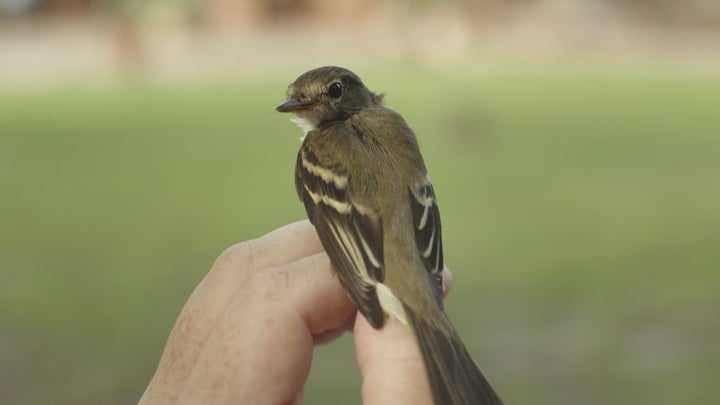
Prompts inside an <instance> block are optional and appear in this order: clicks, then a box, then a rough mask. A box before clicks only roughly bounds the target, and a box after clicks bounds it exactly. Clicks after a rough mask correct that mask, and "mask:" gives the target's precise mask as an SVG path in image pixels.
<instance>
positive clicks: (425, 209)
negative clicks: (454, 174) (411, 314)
mask: <svg viewBox="0 0 720 405" xmlns="http://www.w3.org/2000/svg"><path fill="white" fill-rule="evenodd" d="M410 205H411V206H412V213H413V222H414V224H415V242H416V244H417V248H418V251H419V252H420V256H421V257H422V261H423V264H424V265H425V269H426V270H427V271H428V273H429V276H430V277H431V280H432V284H433V287H434V291H433V293H434V294H435V298H436V300H437V302H438V304H439V305H440V307H441V308H442V270H443V266H444V264H443V250H442V232H441V225H440V211H439V210H438V205H437V199H436V198H435V191H434V190H433V187H432V184H431V183H430V179H429V178H428V176H427V174H425V175H424V176H423V179H422V180H420V181H419V182H417V183H416V184H414V185H413V186H411V187H410Z"/></svg>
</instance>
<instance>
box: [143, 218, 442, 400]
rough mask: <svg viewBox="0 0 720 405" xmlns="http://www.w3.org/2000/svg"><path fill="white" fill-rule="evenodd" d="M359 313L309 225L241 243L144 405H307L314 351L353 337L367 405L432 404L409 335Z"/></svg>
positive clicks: (177, 335)
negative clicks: (348, 333) (306, 389)
mask: <svg viewBox="0 0 720 405" xmlns="http://www.w3.org/2000/svg"><path fill="white" fill-rule="evenodd" d="M443 275H444V276H446V278H445V280H444V281H445V284H446V285H447V286H449V285H450V278H449V273H448V272H444V274H443ZM355 314H356V309H355V307H354V306H353V304H352V303H351V302H350V300H349V299H348V297H347V295H346V294H345V292H344V291H343V289H342V287H341V285H340V283H339V281H338V280H337V277H336V276H335V275H334V274H333V272H332V269H331V266H330V262H329V260H328V257H327V255H326V254H325V253H324V252H323V250H322V246H321V245H320V242H319V241H318V238H317V234H316V233H315V230H314V228H313V227H312V225H310V223H309V222H308V221H301V222H297V223H294V224H291V225H287V226H285V227H282V228H280V229H278V230H275V231H273V232H272V233H270V234H268V235H266V236H264V237H262V238H259V239H256V240H251V241H247V242H243V243H240V244H237V245H235V246H233V247H231V248H229V249H228V250H226V251H225V252H224V253H223V254H222V255H221V256H220V257H219V258H218V259H217V261H216V262H215V264H214V265H213V267H212V269H211V270H210V272H209V273H208V274H207V276H206V277H205V279H203V281H202V282H201V283H200V285H198V287H197V288H196V289H195V291H194V292H193V294H192V295H191V297H190V299H189V300H188V302H187V303H186V304H185V307H184V308H183V310H182V312H181V313H180V316H179V318H178V320H177V322H176V324H175V327H174V328H173V330H172V332H171V334H170V337H169V339H168V342H167V345H166V347H165V350H164V352H163V355H162V358H161V360H160V364H159V366H158V369H157V371H156V372H155V375H154V377H153V379H152V381H151V382H150V384H149V386H148V388H147V389H146V391H145V393H144V394H143V396H142V398H141V399H140V404H181V403H212V404H223V403H233V404H237V403H252V404H299V403H302V392H303V386H304V384H305V381H306V380H307V377H308V374H309V372H310V364H311V360H312V353H313V346H314V345H315V344H319V343H324V342H327V341H330V340H332V339H334V338H336V337H338V336H339V335H340V334H342V333H343V332H344V331H345V330H348V329H353V331H354V337H355V346H356V354H357V359H358V364H359V366H360V371H361V375H362V378H363V385H362V396H363V400H364V401H363V402H364V403H366V404H373V403H393V404H401V403H408V404H410V403H412V404H422V403H432V399H431V398H432V396H431V394H430V388H429V385H428V382H427V377H426V375H425V368H424V365H423V361H422V357H421V356H420V352H419V349H418V347H417V344H416V343H415V340H414V339H415V338H414V337H413V335H412V333H411V332H410V330H409V328H407V327H406V326H404V325H402V324H400V323H398V322H396V321H394V320H391V319H389V320H388V321H386V323H385V325H384V326H383V327H382V328H381V329H380V330H376V329H374V328H372V327H371V326H370V325H369V324H368V323H367V321H365V319H364V318H363V317H362V316H358V317H355Z"/></svg>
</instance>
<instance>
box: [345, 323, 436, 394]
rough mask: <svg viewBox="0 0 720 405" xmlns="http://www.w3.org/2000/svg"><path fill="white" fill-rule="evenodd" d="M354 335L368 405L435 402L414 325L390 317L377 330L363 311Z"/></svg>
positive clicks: (363, 392)
mask: <svg viewBox="0 0 720 405" xmlns="http://www.w3.org/2000/svg"><path fill="white" fill-rule="evenodd" d="M354 335H355V351H356V355H357V360H358V365H359V366H360V373H361V375H362V378H363V384H362V397H363V403H364V404H432V395H431V393H430V385H429V383H428V378H427V375H426V372H425V365H424V363H423V360H422V356H421V354H420V349H419V347H418V345H417V342H416V340H415V336H414V334H413V331H412V329H411V327H409V326H407V325H403V324H402V323H400V322H399V321H397V320H395V319H391V318H387V319H386V320H385V324H384V325H383V327H382V328H380V329H374V328H373V327H372V326H371V325H370V324H369V323H368V322H367V320H365V318H364V317H363V316H362V315H360V314H359V316H357V318H356V321H355V328H354Z"/></svg>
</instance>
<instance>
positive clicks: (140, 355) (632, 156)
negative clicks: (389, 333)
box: [0, 14, 720, 404]
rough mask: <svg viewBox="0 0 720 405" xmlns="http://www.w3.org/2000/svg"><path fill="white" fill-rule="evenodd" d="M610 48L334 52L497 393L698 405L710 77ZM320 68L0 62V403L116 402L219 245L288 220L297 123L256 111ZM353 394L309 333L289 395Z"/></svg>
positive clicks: (715, 350) (710, 268) (714, 205)
mask: <svg viewBox="0 0 720 405" xmlns="http://www.w3.org/2000/svg"><path fill="white" fill-rule="evenodd" d="M24 18H28V19H27V20H23V22H22V23H19V24H27V26H32V25H33V24H35V22H34V20H33V18H36V17H24ZM41 18H46V17H41ZM73 18H76V17H73ZM77 18H86V15H85V14H82V15H81V16H80V17H77ZM7 21H10V20H9V19H8V20H7ZM13 21H15V20H13ZM13 24H18V23H15V22H14V23H13ZM23 26H25V25H23ZM15 27H17V25H15ZM141 34H142V32H141ZM222 35H232V34H227V33H225V34H222ZM243 35H248V34H243ZM142 37H143V36H142V35H140V37H139V38H142ZM279 49H281V51H278V52H279V54H278V55H282V54H283V52H284V51H282V50H287V49H288V47H285V48H283V47H279ZM0 50H2V48H0ZM266 52H267V53H265V54H262V55H260V54H257V55H258V57H261V58H265V59H267V60H273V58H279V57H280V56H278V55H276V54H274V53H273V52H275V51H273V50H267V51H266ZM463 52H465V51H463ZM621 54H622V55H627V53H624V52H623V53H621ZM255 55H256V54H251V55H250V56H255ZM268 55H270V56H268ZM291 55H297V54H291ZM617 55H618V53H613V52H608V53H606V54H603V55H602V56H597V55H594V56H593V57H592V58H590V59H585V58H584V57H582V55H581V56H577V55H575V56H573V58H571V59H570V60H573V61H578V60H580V61H581V63H579V64H578V65H573V66H570V67H569V66H568V64H567V63H566V61H567V60H568V59H565V58H559V59H558V60H556V61H554V62H553V61H551V62H548V61H544V62H543V63H525V62H526V61H527V60H528V58H527V57H525V58H516V57H514V56H513V57H503V58H497V57H493V63H491V64H483V63H481V62H480V61H482V60H487V59H483V58H478V57H477V55H474V56H473V55H463V58H461V59H462V61H461V62H458V61H457V60H453V62H452V63H449V64H444V65H440V66H437V65H435V64H432V63H427V61H425V62H422V63H419V62H418V59H417V58H416V55H414V54H413V55H410V56H408V55H404V56H403V57H402V58H399V59H397V60H394V62H388V61H383V62H374V63H371V62H368V61H365V62H363V63H358V67H357V68H356V67H355V66H354V65H352V64H348V63H352V62H357V60H358V56H357V55H355V56H352V55H350V56H348V55H344V56H340V57H338V58H337V59H339V62H335V63H338V64H345V65H346V66H347V67H349V68H351V69H353V70H355V71H356V72H357V73H358V74H360V75H361V77H363V79H364V81H365V83H366V84H367V85H368V87H370V88H371V89H373V90H375V91H380V92H385V93H386V94H387V96H386V103H387V105H388V106H389V107H391V108H393V109H395V110H396V111H398V112H400V113H401V114H402V115H403V116H404V117H405V119H406V120H407V121H408V122H409V123H410V125H411V126H412V127H413V128H414V130H415V132H416V133H417V135H418V138H419V140H420V143H421V147H422V149H423V152H424V156H425V159H426V163H427V165H428V167H429V170H430V173H431V176H432V179H433V183H434V185H435V189H436V192H437V193H438V196H439V201H440V208H441V212H442V218H443V225H444V236H445V244H444V245H445V249H446V252H445V257H446V260H447V263H448V264H449V265H450V267H451V268H452V269H453V272H454V278H455V284H454V290H453V293H452V294H451V296H450V297H449V298H448V300H447V311H448V313H449V314H450V317H451V319H453V321H454V323H455V325H456V326H457V329H458V331H459V333H460V334H461V336H462V337H463V338H464V340H465V342H466V344H467V345H468V347H469V349H470V351H471V352H472V353H473V354H474V356H475V358H476V360H477V361H478V363H479V364H480V366H481V368H482V369H483V370H484V371H485V372H486V374H487V375H488V376H489V378H490V379H491V380H492V382H493V383H494V385H495V386H496V389H497V390H498V392H500V393H501V394H502V396H503V397H504V399H505V401H506V402H507V403H508V404H514V403H516V404H522V403H531V404H578V403H582V404H608V403H612V404H624V403H627V404H636V403H652V404H678V403H698V404H711V403H720V391H718V390H717V387H716V386H717V381H716V380H717V377H718V376H719V375H720V346H718V344H717V343H718V341H720V316H719V315H718V314H720V276H719V275H718V270H719V269H720V250H719V249H718V247H719V246H720V210H719V209H718V207H720V114H719V113H718V106H720V76H719V75H718V74H717V73H716V72H717V70H714V69H713V68H707V66H705V67H703V66H700V68H698V64H695V63H676V64H666V65H662V66H659V65H655V64H654V63H653V62H652V61H650V62H648V61H647V60H646V61H645V62H644V63H639V64H638V63H630V62H628V63H625V62H623V63H618V58H617ZM131 57H132V55H131ZM685 57H686V58H687V56H685ZM198 58H201V56H198ZM360 59H362V58H360ZM530 59H532V58H530ZM690 59H691V58H690ZM682 61H686V59H682ZM333 62H334V59H333V58H332V57H331V56H328V55H324V57H323V58H319V57H318V58H315V57H314V56H310V57H305V58H300V59H299V60H298V62H297V63H294V62H293V61H292V60H286V61H283V63H282V65H283V66H282V67H278V66H277V65H272V66H270V67H269V69H268V71H267V72H264V73H263V72H258V69H257V66H254V65H253V67H252V68H249V69H247V70H237V71H234V73H233V74H229V75H228V74H225V75H216V76H213V77H211V78H207V77H205V78H203V80H185V79H183V80H176V81H170V82H165V81H162V80H157V78H156V77H153V76H152V75H147V74H143V69H142V67H141V68H140V69H139V70H138V69H137V67H136V66H135V65H134V64H131V68H130V70H131V72H130V73H129V74H128V73H127V72H126V71H124V70H122V69H121V70H122V72H120V73H119V76H118V77H116V76H113V77H114V78H113V79H111V80H105V79H102V80H99V81H98V80H97V79H96V78H94V79H92V80H91V84H88V81H84V80H82V79H77V78H76V79H74V80H67V79H66V78H63V79H62V80H48V79H47V77H46V76H45V77H44V78H43V79H42V80H41V84H37V83H36V82H35V79H33V78H34V77H36V76H30V79H28V76H23V79H22V80H23V83H24V84H23V85H21V86H17V85H14V84H13V83H12V82H13V80H10V79H8V77H9V76H7V75H6V77H5V79H7V80H4V81H3V83H4V84H2V85H0V89H1V91H0V106H2V108H0V212H1V213H2V223H1V227H0V229H2V231H1V232H0V364H2V365H3V366H2V367H1V368H0V402H2V403H3V404H35V403H54V404H79V403H83V404H85V403H86V404H96V403H114V404H130V403H134V402H136V401H137V399H138V398H139V396H140V395H141V393H142V391H143V390H144V388H145V386H146V384H147V383H148V381H149V380H150V378H151V376H152V374H153V372H154V369H155V367H156V365H157V361H158V360H159V357H160V354H161V351H162V348H163V346H164V344H165V340H166V338H167V335H168V333H169V331H170V329H171V328H172V325H173V323H174V321H175V318H176V317H177V315H178V313H179V311H180V309H181V308H182V305H183V304H184V302H185V300H186V299H187V298H188V296H189V295H190V293H191V292H192V290H193V288H194V287H195V286H196V285H197V284H198V283H199V281H200V280H201V279H202V277H203V276H204V274H205V273H206V272H207V270H208V269H209V268H210V266H211V265H212V263H213V260H214V259H215V258H216V257H217V256H218V255H219V254H220V252H222V251H223V250H224V249H225V248H226V247H228V246H230V245H232V244H234V243H237V242H240V241H243V240H247V239H250V238H254V237H258V236H260V235H262V234H264V233H266V232H269V231H270V230H272V229H275V228H277V227H279V226H281V225H284V224H286V223H289V222H292V221H296V220H299V219H302V218H304V211H303V209H302V206H301V204H300V202H299V201H297V198H296V196H295V191H294V186H293V180H292V179H293V169H294V163H295V154H296V153H297V149H298V147H299V141H298V137H299V136H300V134H301V132H300V129H299V128H297V127H295V126H294V125H293V124H291V123H290V122H288V120H287V118H288V117H287V116H285V115H281V114H277V113H275V112H274V107H275V106H276V105H277V104H279V103H280V102H282V101H283V100H284V91H285V88H286V86H287V84H288V83H290V82H291V81H292V80H293V79H294V78H295V77H296V76H297V75H299V74H300V73H302V72H303V71H305V70H307V69H308V68H311V67H315V66H317V65H321V64H325V63H333ZM341 62H347V63H341ZM700 65H702V64H700ZM718 66H720V65H718ZM0 67H2V65H1V64H0ZM123 69H124V68H123ZM0 71H1V70H0ZM248 72H249V73H248ZM115 74H117V72H115V73H113V75H115ZM100 76H102V75H100ZM18 77H19V76H18ZM18 80H20V79H18ZM98 82H99V83H102V84H101V85H99V86H98V85H97V83H98ZM28 83H31V85H29V86H28ZM359 387H360V380H359V375H358V372H357V370H356V365H355V360H354V353H353V350H352V340H351V337H350V336H345V337H343V338H341V339H340V340H339V341H337V342H334V343H332V344H329V345H325V346H321V347H318V348H317V349H316V357H315V360H314V364H313V369H312V372H311V376H310V380H309V382H308V386H307V388H306V403H310V404H334V403H360V395H359Z"/></svg>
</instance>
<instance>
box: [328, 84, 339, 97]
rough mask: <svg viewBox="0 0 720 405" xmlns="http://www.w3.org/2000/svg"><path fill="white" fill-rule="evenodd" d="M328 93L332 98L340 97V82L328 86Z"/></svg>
mask: <svg viewBox="0 0 720 405" xmlns="http://www.w3.org/2000/svg"><path fill="white" fill-rule="evenodd" d="M328 94H329V95H330V97H332V98H340V96H342V83H340V82H335V83H333V84H331V85H330V87H328Z"/></svg>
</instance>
